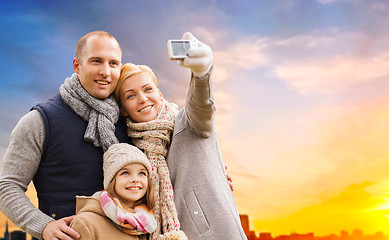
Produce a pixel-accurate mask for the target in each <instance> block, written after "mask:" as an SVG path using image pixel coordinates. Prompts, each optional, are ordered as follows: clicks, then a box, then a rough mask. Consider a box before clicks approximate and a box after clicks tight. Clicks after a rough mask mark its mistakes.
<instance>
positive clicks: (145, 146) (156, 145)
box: [127, 99, 186, 239]
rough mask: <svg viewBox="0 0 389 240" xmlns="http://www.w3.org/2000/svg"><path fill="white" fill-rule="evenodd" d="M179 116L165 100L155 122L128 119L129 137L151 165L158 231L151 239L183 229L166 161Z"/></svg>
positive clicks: (174, 106)
mask: <svg viewBox="0 0 389 240" xmlns="http://www.w3.org/2000/svg"><path fill="white" fill-rule="evenodd" d="M177 114H178V108H177V105H176V104H174V103H169V102H168V101H166V100H165V99H163V100H162V106H161V109H160V110H159V113H158V116H157V118H156V119H154V120H152V121H149V122H143V123H134V122H132V120H131V119H130V118H128V119H127V126H128V136H130V137H131V138H132V140H133V143H134V144H135V146H137V147H138V148H140V149H142V150H144V152H145V154H146V155H147V157H148V159H149V160H150V163H151V166H152V174H153V178H152V179H153V184H154V186H155V209H154V217H155V219H156V221H157V229H156V230H155V231H154V233H152V236H151V239H159V235H160V234H165V233H168V232H171V231H172V232H176V231H179V230H180V223H179V221H178V218H177V211H176V207H175V205H174V201H173V187H172V184H171V181H170V174H169V169H168V167H167V164H166V160H165V157H166V155H167V149H166V146H167V145H168V144H169V143H170V137H171V134H172V133H173V128H174V119H175V118H176V116H177ZM180 232H181V231H180ZM181 233H182V232H181ZM184 236H185V235H184ZM185 238H186V237H185ZM185 238H183V239H185ZM177 239H180V238H177Z"/></svg>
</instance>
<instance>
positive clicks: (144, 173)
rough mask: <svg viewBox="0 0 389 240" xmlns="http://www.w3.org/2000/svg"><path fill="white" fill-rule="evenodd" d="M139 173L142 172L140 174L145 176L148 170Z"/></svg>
mask: <svg viewBox="0 0 389 240" xmlns="http://www.w3.org/2000/svg"><path fill="white" fill-rule="evenodd" d="M139 174H140V175H143V176H147V173H146V172H140V173H139Z"/></svg>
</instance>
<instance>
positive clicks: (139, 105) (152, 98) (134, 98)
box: [119, 72, 162, 123]
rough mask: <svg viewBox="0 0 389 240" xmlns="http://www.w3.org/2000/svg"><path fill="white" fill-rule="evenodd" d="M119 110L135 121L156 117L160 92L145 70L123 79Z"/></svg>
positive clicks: (146, 120) (160, 101) (145, 120)
mask: <svg viewBox="0 0 389 240" xmlns="http://www.w3.org/2000/svg"><path fill="white" fill-rule="evenodd" d="M119 94H120V103H121V107H120V112H121V114H122V115H123V116H125V117H127V116H130V118H131V119H132V120H134V121H135V122H138V123H139V122H149V121H151V120H154V119H156V117H157V115H158V112H159V109H160V107H161V105H162V94H161V92H160V91H159V89H158V88H157V86H156V85H155V83H154V81H153V78H152V76H151V75H150V74H149V73H147V72H141V73H138V74H135V75H132V76H130V77H128V78H127V79H125V80H124V82H123V84H122V86H121V88H120V91H119Z"/></svg>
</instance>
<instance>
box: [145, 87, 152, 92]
mask: <svg viewBox="0 0 389 240" xmlns="http://www.w3.org/2000/svg"><path fill="white" fill-rule="evenodd" d="M150 91H153V89H152V88H146V89H145V92H150Z"/></svg>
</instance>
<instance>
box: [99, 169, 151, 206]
mask: <svg viewBox="0 0 389 240" xmlns="http://www.w3.org/2000/svg"><path fill="white" fill-rule="evenodd" d="M116 176H117V173H116V174H115V176H114V177H113V179H112V181H111V182H110V183H109V184H108V186H107V188H106V189H105V191H107V193H108V196H110V197H111V198H117V199H119V200H120V201H121V202H123V200H122V199H121V198H120V197H119V196H118V195H117V193H116V192H115V183H116V181H115V179H116ZM114 203H115V204H116V202H115V201H114ZM141 204H143V205H146V206H147V208H148V209H149V210H151V211H152V210H153V209H154V206H155V196H154V185H153V182H152V179H151V174H150V173H149V172H148V174H147V188H146V194H145V195H144V196H143V197H142V198H141V199H139V200H138V201H136V202H135V206H138V205H141ZM123 206H124V205H123Z"/></svg>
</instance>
